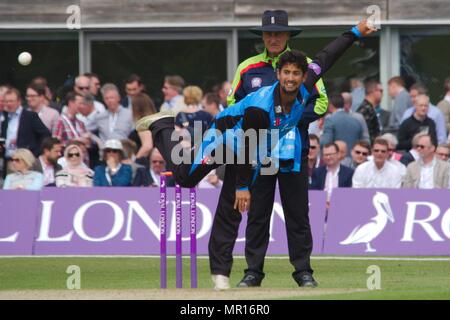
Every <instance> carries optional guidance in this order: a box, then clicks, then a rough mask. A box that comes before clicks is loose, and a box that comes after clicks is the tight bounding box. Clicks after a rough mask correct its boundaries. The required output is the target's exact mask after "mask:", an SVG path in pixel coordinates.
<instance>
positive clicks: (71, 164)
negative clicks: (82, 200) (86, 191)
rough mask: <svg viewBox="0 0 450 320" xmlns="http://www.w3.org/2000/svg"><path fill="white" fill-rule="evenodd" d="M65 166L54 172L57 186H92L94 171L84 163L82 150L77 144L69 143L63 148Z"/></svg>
mask: <svg viewBox="0 0 450 320" xmlns="http://www.w3.org/2000/svg"><path fill="white" fill-rule="evenodd" d="M64 159H65V162H66V166H65V167H64V169H63V170H60V171H58V172H57V173H56V177H55V180H56V186H57V187H92V178H93V176H94V172H93V171H92V170H91V169H89V168H88V167H87V166H86V165H85V164H84V163H83V159H84V154H83V150H82V149H81V148H80V146H78V145H77V144H69V145H68V146H67V147H66V149H65V150H64Z"/></svg>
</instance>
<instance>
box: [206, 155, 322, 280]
mask: <svg viewBox="0 0 450 320" xmlns="http://www.w3.org/2000/svg"><path fill="white" fill-rule="evenodd" d="M302 168H304V170H302V171H301V172H300V173H292V172H291V173H278V174H276V175H271V176H269V175H260V176H258V178H257V179H256V181H255V184H254V185H253V186H252V188H251V195H252V198H251V204H250V211H249V212H248V222H247V228H246V247H245V257H246V260H247V264H248V269H247V270H246V272H248V273H252V274H254V275H256V276H261V277H262V276H264V273H263V269H264V258H265V255H266V251H267V247H268V244H269V237H270V234H269V232H270V217H271V215H272V210H273V203H274V198H275V188H276V182H277V180H278V182H279V189H280V196H281V202H282V206H283V211H284V215H285V222H286V232H287V239H288V250H289V258H290V261H291V263H292V265H293V266H294V268H295V272H294V274H296V273H300V272H304V271H308V272H311V273H312V272H313V270H312V269H311V265H310V255H311V252H312V246H313V243H312V235H311V228H310V224H309V216H308V212H309V207H308V171H307V170H306V168H307V163H306V160H304V161H303V162H302ZM235 177H236V172H235V168H234V167H233V166H226V169H225V179H224V184H223V186H222V191H221V194H220V198H219V203H218V205H217V210H216V214H215V217H214V222H213V226H212V230H211V236H210V240H209V258H210V269H211V273H212V274H221V275H225V276H229V275H230V273H231V268H232V264H233V248H234V244H235V241H236V238H237V235H238V229H239V224H240V222H241V219H242V216H241V214H240V213H239V211H237V210H234V209H233V205H234V200H235V184H234V181H235Z"/></svg>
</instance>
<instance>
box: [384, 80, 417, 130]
mask: <svg viewBox="0 0 450 320" xmlns="http://www.w3.org/2000/svg"><path fill="white" fill-rule="evenodd" d="M388 91H389V96H390V97H391V98H392V99H394V105H393V107H392V112H391V118H390V120H389V125H390V127H391V128H392V129H393V130H398V129H399V127H400V124H401V122H402V117H403V114H404V113H405V111H406V109H408V108H410V107H412V105H413V104H412V101H411V97H410V96H409V93H408V91H406V89H405V81H404V80H403V79H402V78H401V77H393V78H391V79H389V81H388Z"/></svg>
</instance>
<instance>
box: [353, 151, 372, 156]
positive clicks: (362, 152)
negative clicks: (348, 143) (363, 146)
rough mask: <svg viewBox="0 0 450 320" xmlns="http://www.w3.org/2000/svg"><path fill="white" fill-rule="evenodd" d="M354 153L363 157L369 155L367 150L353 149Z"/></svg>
mask: <svg viewBox="0 0 450 320" xmlns="http://www.w3.org/2000/svg"><path fill="white" fill-rule="evenodd" d="M355 153H356V154H357V155H358V156H359V155H361V154H362V155H363V156H364V157H367V156H368V155H369V153H368V152H364V151H359V150H355Z"/></svg>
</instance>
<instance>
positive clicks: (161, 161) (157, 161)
mask: <svg viewBox="0 0 450 320" xmlns="http://www.w3.org/2000/svg"><path fill="white" fill-rule="evenodd" d="M152 163H164V161H163V160H152Z"/></svg>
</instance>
